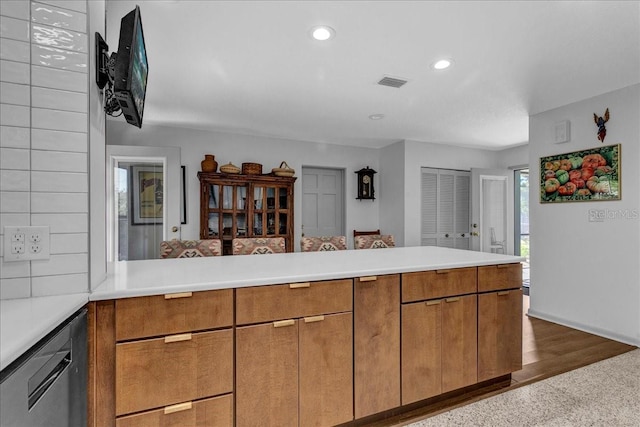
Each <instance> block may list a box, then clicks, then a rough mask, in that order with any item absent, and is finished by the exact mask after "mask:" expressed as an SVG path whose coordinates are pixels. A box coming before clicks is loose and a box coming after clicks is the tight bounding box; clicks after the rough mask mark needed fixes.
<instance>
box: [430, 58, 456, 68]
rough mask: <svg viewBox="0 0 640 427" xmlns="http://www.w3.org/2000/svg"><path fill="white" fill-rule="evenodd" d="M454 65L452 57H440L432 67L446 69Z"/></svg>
mask: <svg viewBox="0 0 640 427" xmlns="http://www.w3.org/2000/svg"><path fill="white" fill-rule="evenodd" d="M452 65H453V61H452V60H451V59H439V60H437V61H436V62H434V63H433V64H431V68H433V69H434V70H446V69H447V68H449V67H451V66H452Z"/></svg>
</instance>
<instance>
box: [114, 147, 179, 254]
mask: <svg viewBox="0 0 640 427" xmlns="http://www.w3.org/2000/svg"><path fill="white" fill-rule="evenodd" d="M180 172H181V168H180V149H179V148H175V147H162V148H158V147H134V146H121V145H108V146H107V259H108V261H134V260H143V259H155V258H159V254H160V242H161V241H163V240H170V239H179V238H180V214H181V209H180V208H181V201H180Z"/></svg>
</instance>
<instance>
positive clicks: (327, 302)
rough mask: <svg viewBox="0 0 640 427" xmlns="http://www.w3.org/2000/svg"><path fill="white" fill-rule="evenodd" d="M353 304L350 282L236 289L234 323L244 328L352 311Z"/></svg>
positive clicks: (348, 280) (337, 281)
mask: <svg viewBox="0 0 640 427" xmlns="http://www.w3.org/2000/svg"><path fill="white" fill-rule="evenodd" d="M352 301H353V282H352V280H351V279H344V280H329V281H323V282H306V283H292V284H288V285H273V286H256V287H250V288H238V289H237V290H236V323H237V324H238V325H244V324H249V323H260V322H268V321H272V320H278V319H291V318H297V317H305V316H313V315H317V314H327V313H339V312H344V311H351V310H352Z"/></svg>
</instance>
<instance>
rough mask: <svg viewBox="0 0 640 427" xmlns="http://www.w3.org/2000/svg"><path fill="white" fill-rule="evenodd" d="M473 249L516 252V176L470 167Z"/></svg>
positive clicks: (506, 252)
mask: <svg viewBox="0 0 640 427" xmlns="http://www.w3.org/2000/svg"><path fill="white" fill-rule="evenodd" d="M471 234H472V238H471V249H473V250H476V251H481V252H495V253H504V254H513V176H512V173H510V172H509V171H508V170H496V169H471Z"/></svg>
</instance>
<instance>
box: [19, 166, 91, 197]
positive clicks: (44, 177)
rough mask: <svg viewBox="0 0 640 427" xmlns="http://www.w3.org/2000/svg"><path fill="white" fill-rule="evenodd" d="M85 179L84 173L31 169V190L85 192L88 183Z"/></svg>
mask: <svg viewBox="0 0 640 427" xmlns="http://www.w3.org/2000/svg"><path fill="white" fill-rule="evenodd" d="M27 174H28V172H27ZM87 181H88V180H87V174H86V173H70V172H37V171H31V191H36V192H53V191H64V192H67V193H86V192H87V191H88V184H89V183H88V182H87ZM27 182H29V177H28V176H27Z"/></svg>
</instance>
